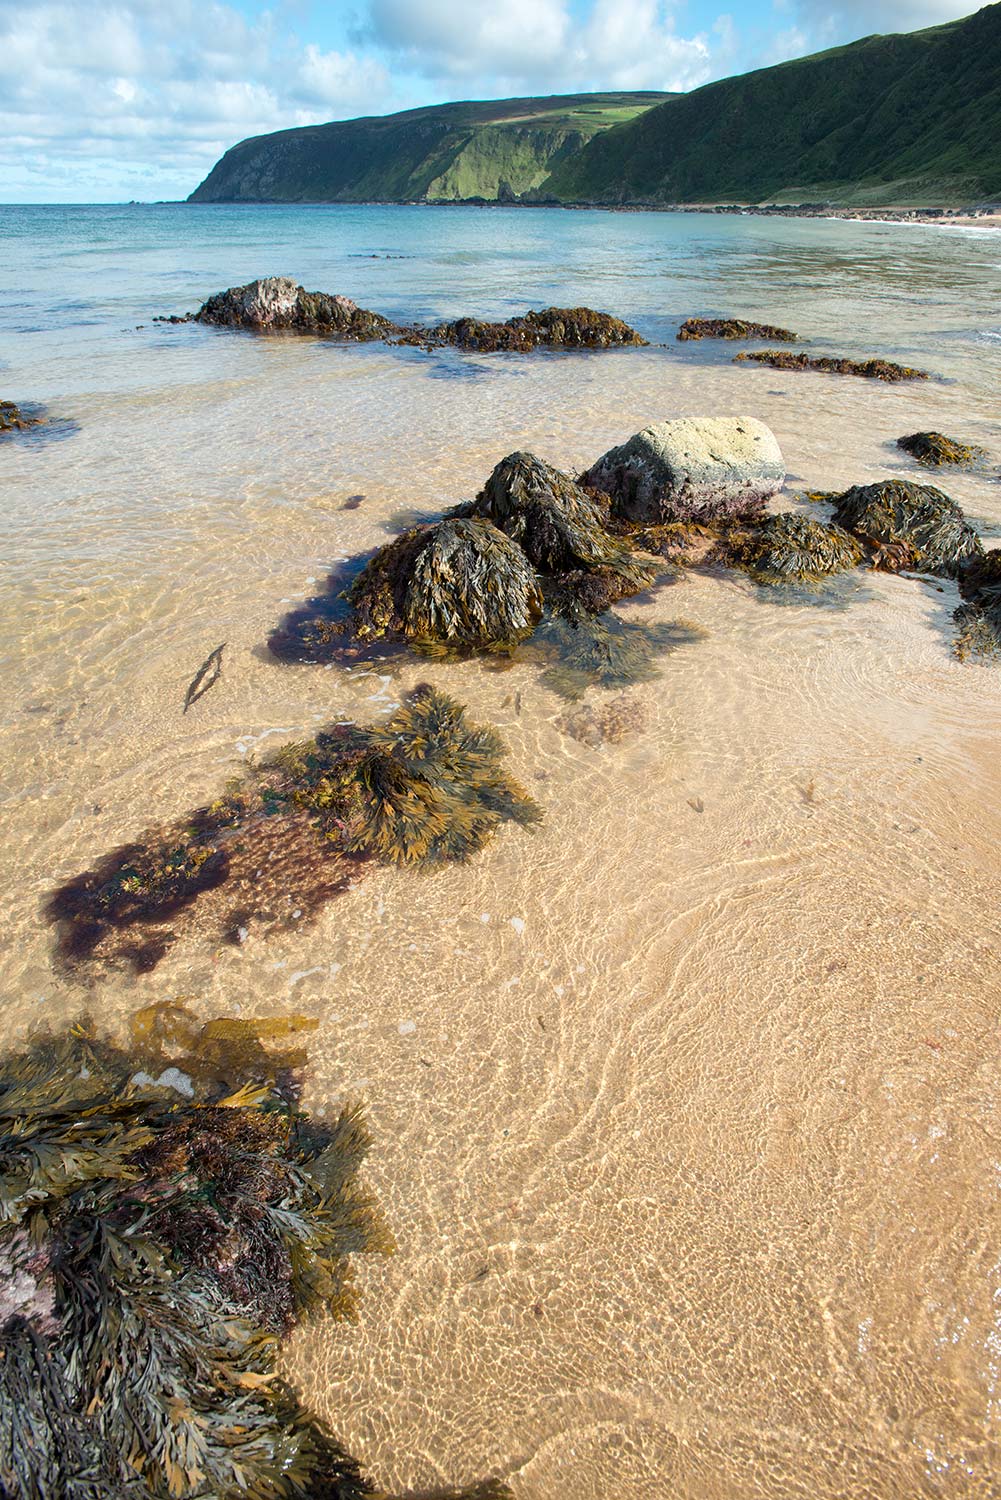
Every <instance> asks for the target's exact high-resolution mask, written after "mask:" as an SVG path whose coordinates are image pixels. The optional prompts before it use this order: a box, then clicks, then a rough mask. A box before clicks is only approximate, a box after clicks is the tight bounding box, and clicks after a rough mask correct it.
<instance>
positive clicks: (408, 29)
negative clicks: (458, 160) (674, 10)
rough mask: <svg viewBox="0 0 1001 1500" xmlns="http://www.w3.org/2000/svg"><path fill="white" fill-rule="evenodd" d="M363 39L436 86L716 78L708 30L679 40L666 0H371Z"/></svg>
mask: <svg viewBox="0 0 1001 1500" xmlns="http://www.w3.org/2000/svg"><path fill="white" fill-rule="evenodd" d="M359 39H361V40H366V41H369V42H374V43H376V44H377V45H379V46H380V47H382V48H384V49H385V50H386V51H387V52H388V53H389V54H390V56H391V57H393V58H394V59H395V60H396V62H397V63H398V65H400V66H403V67H405V68H408V69H410V70H412V71H413V72H416V73H419V74H421V75H422V76H423V77H425V78H429V79H432V80H434V81H435V82H436V83H441V84H443V85H448V84H449V83H450V82H452V83H454V82H456V81H458V80H469V79H473V80H477V81H478V82H479V83H480V84H481V90H482V89H485V90H486V91H488V93H489V95H490V96H494V97H496V96H497V95H498V94H499V93H518V92H519V91H520V92H533V91H537V90H539V89H544V90H545V91H546V92H551V93H557V92H561V91H576V90H584V89H617V88H621V89H636V88H652V89H682V88H691V87H693V86H694V85H695V84H697V83H702V82H704V81H705V80H706V79H707V78H708V77H709V76H710V71H711V68H710V48H709V42H708V39H707V38H706V37H705V36H704V35H699V36H695V37H681V36H679V35H678V34H677V32H676V31H675V29H674V23H673V19H672V15H671V7H670V6H669V5H666V4H664V3H662V0H591V3H590V5H589V6H588V7H587V8H586V9H585V11H584V13H583V16H582V17H581V16H579V15H578V16H577V17H576V18H575V16H574V15H573V14H572V12H571V9H570V5H569V0H506V3H505V4H503V5H492V4H491V5H482V6H476V5H475V0H474V4H472V5H471V4H470V0H371V4H370V6H369V22H368V25H367V26H366V27H365V28H363V30H362V31H361V32H360V33H359Z"/></svg>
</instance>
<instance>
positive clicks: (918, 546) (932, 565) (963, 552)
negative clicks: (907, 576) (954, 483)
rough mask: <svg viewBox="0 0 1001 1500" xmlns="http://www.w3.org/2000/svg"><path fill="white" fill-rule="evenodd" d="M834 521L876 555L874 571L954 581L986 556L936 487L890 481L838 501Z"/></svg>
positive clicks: (953, 504) (956, 510)
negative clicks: (914, 573) (916, 573)
mask: <svg viewBox="0 0 1001 1500" xmlns="http://www.w3.org/2000/svg"><path fill="white" fill-rule="evenodd" d="M834 520H835V521H836V522H837V524H838V525H839V526H842V527H844V529H845V530H846V531H850V532H851V533H852V534H853V535H854V536H856V537H857V538H858V539H859V541H861V542H864V543H865V544H866V546H867V547H868V548H870V551H871V557H872V562H873V565H874V566H875V567H881V568H884V569H887V570H888V571H891V572H899V571H901V569H906V568H914V569H918V570H920V571H922V572H927V573H940V574H943V575H945V576H946V577H954V576H955V575H956V574H957V573H958V572H959V570H960V569H961V568H962V567H964V566H965V565H966V564H967V563H970V562H972V561H973V560H974V559H975V558H976V557H978V556H980V555H981V554H982V552H983V547H982V546H981V543H980V538H979V537H978V536H977V534H976V532H975V531H974V530H973V527H972V526H970V524H969V523H968V521H967V520H966V517H965V516H964V515H963V512H962V510H961V509H960V508H959V506H958V505H957V504H956V502H955V501H954V500H951V499H950V498H949V496H948V495H944V494H943V493H942V491H941V490H937V489H934V488H933V487H932V486H931V485H921V484H915V483H913V481H911V480H909V479H887V480H883V481H881V482H880V483H877V484H863V485H855V486H853V488H852V489H850V490H846V491H845V492H844V494H842V495H839V496H838V497H837V499H836V501H835V504H834Z"/></svg>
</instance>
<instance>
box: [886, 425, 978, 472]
mask: <svg viewBox="0 0 1001 1500" xmlns="http://www.w3.org/2000/svg"><path fill="white" fill-rule="evenodd" d="M897 447H898V448H902V449H903V450H904V452H905V453H909V454H910V455H911V457H912V458H916V459H917V461H918V463H919V464H923V465H924V466H925V468H927V469H941V468H944V467H946V466H948V465H952V466H954V467H958V468H963V469H968V468H970V467H972V465H973V464H975V463H979V462H980V461H981V460H982V459H984V458H986V457H987V455H986V453H985V452H984V450H983V448H976V447H974V446H973V445H972V444H971V443H959V442H957V441H956V439H955V438H950V437H946V436H945V434H944V433H942V432H912V433H911V434H910V436H909V437H902V438H898V439H897Z"/></svg>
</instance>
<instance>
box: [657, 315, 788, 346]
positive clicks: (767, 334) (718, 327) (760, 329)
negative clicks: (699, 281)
mask: <svg viewBox="0 0 1001 1500" xmlns="http://www.w3.org/2000/svg"><path fill="white" fill-rule="evenodd" d="M796 337H797V335H796V334H795V333H790V332H789V329H788V328H777V327H776V326H775V324H774V323H749V322H745V320H744V319H743V318H686V319H685V321H684V322H683V323H682V325H681V327H680V328H679V329H678V338H679V339H680V340H681V342H682V343H684V342H685V341H687V340H690V339H770V340H771V339H774V340H776V341H778V342H779V343H785V344H794V343H795V342H796Z"/></svg>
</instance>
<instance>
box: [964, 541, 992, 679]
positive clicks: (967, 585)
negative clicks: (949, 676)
mask: <svg viewBox="0 0 1001 1500" xmlns="http://www.w3.org/2000/svg"><path fill="white" fill-rule="evenodd" d="M959 592H960V594H961V595H962V597H963V600H964V601H965V602H964V603H963V604H961V605H960V606H959V608H958V609H957V610H956V612H955V615H954V616H953V619H954V620H955V622H956V624H957V626H958V627H959V631H958V634H957V637H956V645H955V652H956V655H957V657H958V658H959V660H960V661H966V660H967V659H968V658H969V657H971V656H973V657H983V658H987V659H990V658H995V657H998V656H1001V547H994V548H993V549H992V550H991V551H990V552H986V553H984V554H983V556H981V557H975V558H974V559H973V560H972V562H971V563H970V564H969V566H968V567H967V568H965V569H964V570H963V572H961V573H960V575H959Z"/></svg>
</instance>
